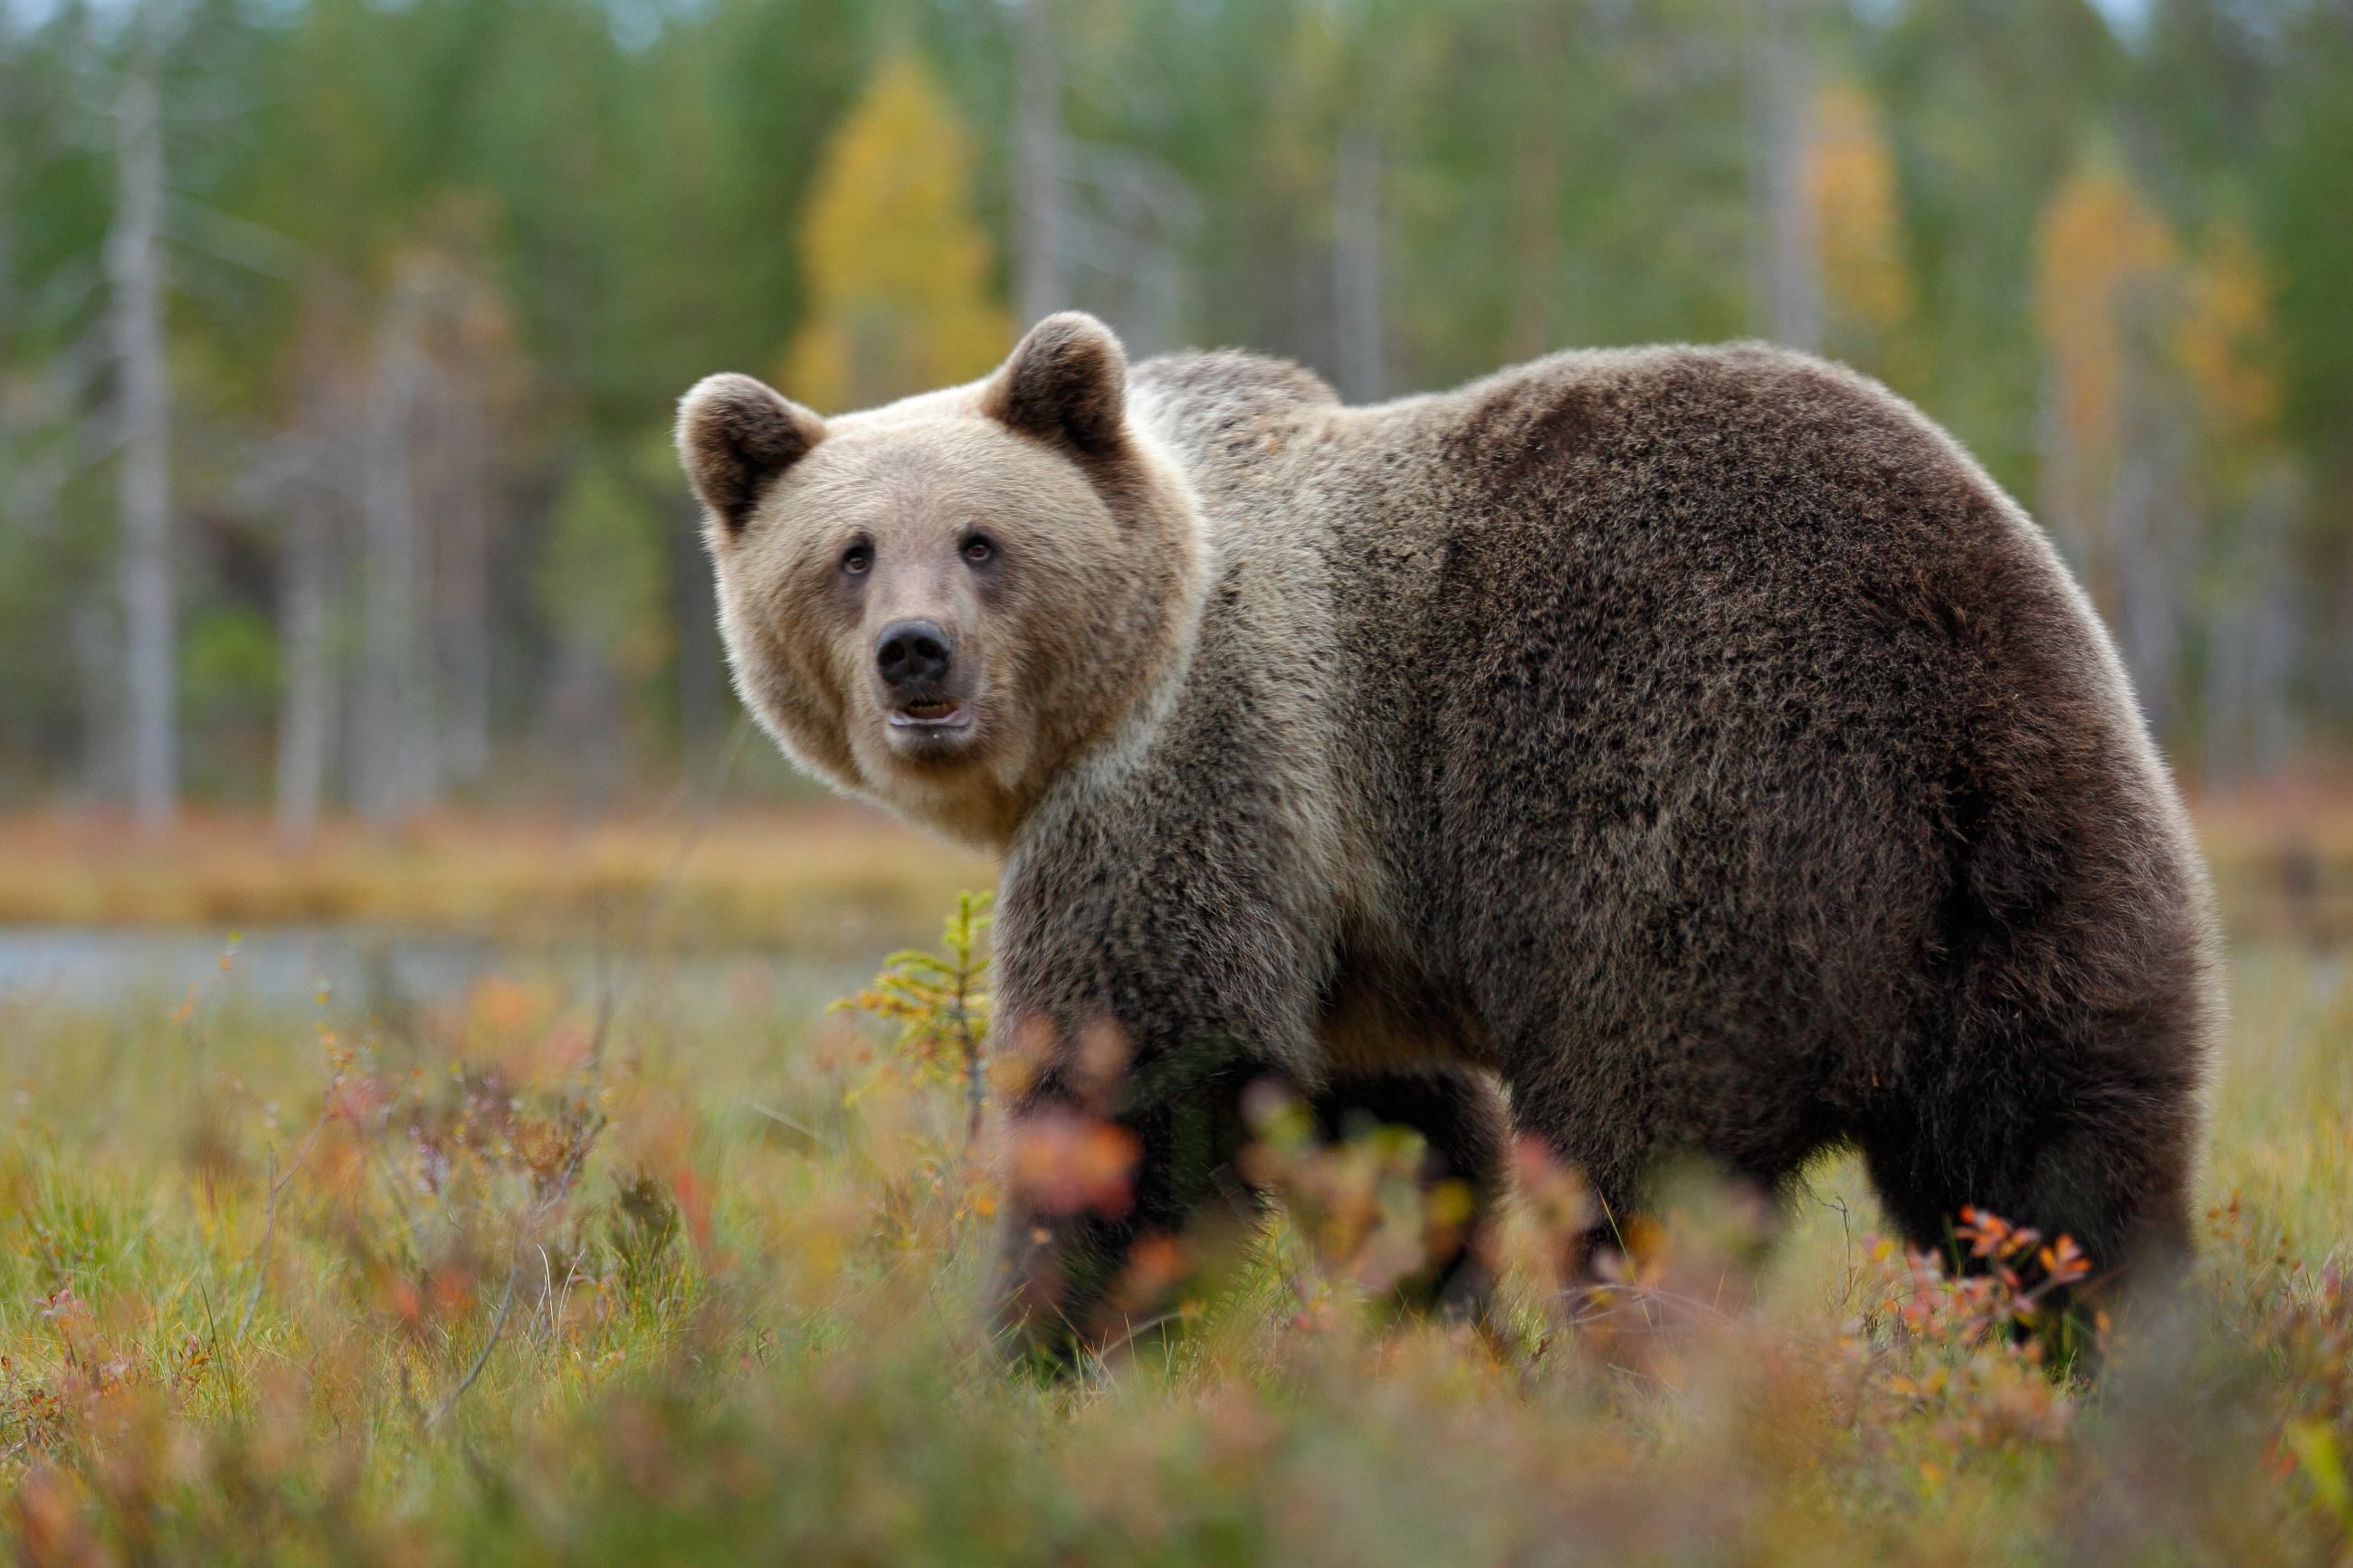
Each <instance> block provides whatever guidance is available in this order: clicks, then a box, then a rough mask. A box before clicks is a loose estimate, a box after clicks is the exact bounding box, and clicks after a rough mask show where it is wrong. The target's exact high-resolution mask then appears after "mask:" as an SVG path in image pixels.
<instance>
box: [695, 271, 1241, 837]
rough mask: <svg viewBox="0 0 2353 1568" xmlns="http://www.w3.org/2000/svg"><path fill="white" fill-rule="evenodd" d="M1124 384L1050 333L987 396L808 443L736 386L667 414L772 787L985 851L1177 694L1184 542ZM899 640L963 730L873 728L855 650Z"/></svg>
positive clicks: (769, 397)
mask: <svg viewBox="0 0 2353 1568" xmlns="http://www.w3.org/2000/svg"><path fill="white" fill-rule="evenodd" d="M1125 368H1126V367H1125V361H1124V356H1123V355H1122V353H1121V352H1120V348H1119V345H1118V342H1117V341H1116V340H1114V339H1113V338H1112V337H1111V335H1110V333H1109V332H1108V331H1105V330H1104V329H1103V328H1102V327H1101V326H1100V325H1099V324H1097V323H1095V322H1093V321H1089V320H1087V319H1085V318H1080V317H1053V318H1049V319H1048V320H1047V321H1043V322H1040V323H1039V326H1038V327H1037V328H1036V329H1034V330H1033V331H1031V333H1030V334H1029V337H1027V338H1025V339H1024V340H1023V342H1022V343H1021V344H1020V346H1019V347H1018V348H1017V349H1016V350H1015V351H1014V353H1013V354H1012V356H1011V357H1010V358H1009V359H1008V361H1007V362H1006V364H1005V365H1004V367H1003V368H1002V369H1000V370H999V371H998V372H997V374H995V375H993V376H991V377H989V378H988V379H987V380H985V381H981V382H977V383H974V384H971V385H968V386H964V387H957V388H953V389H951V390H948V391H945V392H936V393H929V394H925V395H922V396H919V397H913V398H909V399H907V400H905V401H904V402H901V403H896V404H892V405H889V406H887V407H884V408H880V409H875V410H871V411H870V412H866V413H862V414H852V415H849V416H842V417H839V418H836V419H833V420H830V421H826V420H820V419H819V418H818V416H816V415H814V414H812V413H810V412H809V411H807V409H804V408H800V407H798V406H797V405H793V404H790V403H788V402H786V400H785V399H784V398H782V397H780V396H778V395H776V393H774V392H771V391H770V390H769V389H768V388H766V387H765V386H763V385H761V384H759V383H757V382H755V381H753V380H752V379H751V378H749V377H747V376H740V375H719V376H712V377H710V378H708V379H706V380H704V381H703V382H702V383H700V384H697V385H696V386H695V387H694V389H693V390H692V391H691V392H689V393H688V394H687V395H686V397H685V399H684V400H683V402H682V403H681V409H680V416H679V446H680V451H681V456H682V458H683V459H684V461H685V463H686V467H687V470H688V473H689V476H690V477H691V479H693V481H694V484H695V487H696V489H697V491H698V493H700V494H701V496H702V500H703V502H704V507H705V514H706V524H707V526H706V528H705V539H706V542H708V544H709V547H710V551H711V555H712V562H713V564H714V565H715V567H716V569H717V574H718V583H719V605H720V625H721V630H722V633H723V637H724V638H725V641H726V645H727V650H728V656H729V659H730V661H731V663H732V665H733V668H734V672H735V681H736V685H737V688H738V689H739V690H740V691H741V692H742V694H743V696H744V701H745V702H746V703H747V704H748V705H749V706H750V707H751V709H752V710H753V711H754V713H756V714H757V715H759V717H760V720H761V721H762V722H763V723H764V724H765V726H766V727H767V728H768V730H769V731H770V732H771V733H773V734H774V735H775V736H776V739H777V741H778V742H780V743H781V744H782V745H783V746H784V748H785V750H786V752H787V753H788V754H790V755H791V756H792V757H793V759H794V760H795V761H796V762H797V763H800V764H801V765H802V766H803V767H804V768H806V769H807V770H808V771H809V772H811V773H816V774H817V775H818V777H820V778H823V779H825V780H826V781H828V783H830V784H834V785H835V786H836V787H838V788H840V789H842V790H845V791H848V792H849V793H851V794H855V795H862V796H865V797H867V798H870V799H872V800H875V801H877V802H879V803H881V804H882V805H887V806H889V807H891V808H892V809H893V810H895V811H898V812H901V813H902V814H904V815H906V816H910V817H913V818H914V819H916V820H918V821H920V822H923V823H925V824H928V825H930V826H934V827H935V828H937V829H939V830H940V831H942V832H944V833H946V834H948V835H950V836H952V837H956V838H958V839H962V840H964V841H965V842H968V843H972V844H976V845H979V846H981V847H988V848H1001V847H1003V846H1004V845H1005V843H1006V841H1007V839H1008V837H1010V836H1011V834H1012V832H1013V830H1014V828H1015V827H1016V826H1018V823H1019V822H1020V821H1021V819H1022V817H1023V816H1025V815H1026V814H1027V813H1028V811H1029V808H1030V806H1031V805H1033V804H1034V803H1035V802H1036V800H1037V798H1038V796H1039V793H1040V792H1041V791H1042V790H1043V788H1044V787H1045V785H1046V784H1047V783H1048V782H1049V781H1050V780H1051V779H1052V778H1053V777H1054V776H1056V775H1057V774H1058V773H1061V772H1062V771H1064V770H1066V769H1067V768H1069V767H1070V766H1071V764H1072V763H1075V762H1077V761H1079V760H1080V759H1081V758H1082V757H1083V756H1084V755H1085V754H1086V753H1087V752H1089V751H1090V750H1091V749H1092V748H1093V747H1096V746H1098V745H1100V744H1102V743H1103V742H1106V741H1109V740H1111V739H1112V738H1113V737H1114V736H1115V735H1116V734H1117V733H1118V732H1119V731H1121V730H1122V729H1123V727H1124V726H1125V725H1126V724H1128V723H1130V722H1132V721H1134V719H1135V717H1136V716H1137V715H1138V714H1139V713H1140V712H1141V711H1142V710H1144V709H1145V708H1146V707H1148V706H1149V704H1150V700H1151V699H1152V697H1153V695H1154V694H1155V690H1157V689H1160V688H1161V687H1163V686H1165V685H1166V683H1167V682H1168V681H1169V680H1170V679H1174V678H1175V675H1176V670H1177V669H1178V668H1179V667H1181V665H1182V663H1183V662H1184V658H1185V655H1186V653H1187V649H1188V648H1189V644H1190V639H1191V637H1193V635H1194V632H1195V629H1196V627H1197V626H1198V618H1199V599H1200V594H1201V584H1202V581H1203V578H1204V575H1205V546H1204V543H1203V536H1202V529H1201V523H1200V519H1199V514H1198V509H1197V508H1196V506H1195V504H1194V500H1193V498H1192V494H1191V491H1190V489H1188V488H1187V485H1186V482H1185V481H1184V479H1182V478H1181V477H1180V476H1179V475H1178V474H1177V473H1176V469H1175V468H1174V467H1173V466H1172V465H1171V464H1170V463H1169V462H1168V460H1167V458H1166V457H1165V456H1164V455H1163V454H1162V453H1161V452H1160V450H1159V448H1158V447H1157V446H1156V444H1155V442H1154V441H1153V440H1152V439H1151V438H1150V437H1147V436H1145V435H1144V434H1143V433H1142V432H1140V431H1139V430H1137V429H1136V428H1134V426H1133V425H1132V423H1131V422H1130V421H1129V420H1128V418H1127V416H1126V411H1125ZM976 542H977V543H978V544H979V545H981V546H982V547H983V548H982V549H981V551H980V553H981V554H983V555H984V556H985V559H982V560H978V561H976V560H974V559H972V558H971V557H970V556H969V555H968V554H967V549H968V547H970V546H973V545H975V544H976ZM853 550H856V551H862V552H864V554H863V556H862V557H860V559H861V560H862V562H863V566H862V569H861V570H856V571H851V570H846V569H845V561H846V560H847V559H849V558H850V556H851V552H853ZM911 619H914V620H923V621H929V622H931V623H934V625H935V626H939V627H941V628H943V629H944V631H945V632H946V634H947V636H948V638H949V640H950V641H951V643H952V644H953V646H954V649H955V653H954V661H955V663H954V668H955V679H956V681H957V682H958V683H959V690H960V692H961V693H962V694H964V701H965V706H966V707H967V708H968V710H969V715H970V725H969V728H968V729H965V730H963V731H957V732H955V733H954V734H941V733H926V732H917V731H911V730H910V729H909V728H908V727H905V726H903V725H902V726H897V727H894V726H893V725H892V723H891V721H890V710H889V705H888V700H889V692H888V690H887V689H886V688H885V687H884V685H883V683H882V681H881V677H880V676H879V674H878V673H877V667H876V644H877V640H878V637H880V636H881V632H882V630H883V628H884V627H886V626H892V625H893V624H894V623H900V622H903V621H907V620H911Z"/></svg>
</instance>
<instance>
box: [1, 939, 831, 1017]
mask: <svg viewBox="0 0 2353 1568" xmlns="http://www.w3.org/2000/svg"><path fill="white" fill-rule="evenodd" d="M224 954H227V960H228V961H227V964H226V965H224V963H223V956H224ZM869 967H871V966H869ZM865 974H866V971H865V970H863V969H861V968H860V966H858V965H855V964H845V963H841V962H839V961H838V960H833V959H818V958H812V957H809V956H807V955H806V954H796V953H791V952H776V951H765V950H760V949H752V948H743V949H735V950H731V951H716V952H713V951H708V950H703V951H696V952H691V953H687V954H682V955H681V954H664V955H659V956H651V957H649V956H646V955H642V954H632V953H627V952H613V951H611V950H609V949H600V948H598V947H596V946H595V945H594V944H591V943H587V942H575V943H568V944H552V945H551V944H547V943H536V944H520V943H511V942H502V941H500V940H499V939H496V938H492V937H483V936H468V935H462V934H458V933H453V932H447V931H411V930H405V929H400V928H395V927H383V926H370V925H312V926H285V927H275V928H270V929H267V930H261V931H247V932H244V933H242V935H241V937H240V939H239V940H237V941H236V942H231V941H230V940H229V938H228V936H227V933H225V932H220V931H206V930H191V929H185V928H145V927H118V926H0V1005H5V1004H16V1005H63V1006H69V1007H90V1008H99V1009H104V1008H110V1007H134V1006H147V1005H164V1006H170V1005H174V1004H176V1003H178V1002H179V1001H181V1000H182V999H184V998H186V997H189V996H195V997H199V998H201V999H202V1000H203V1001H204V1002H205V1004H206V1005H208V1006H215V1005H248V1006H253V1007H258V1008H260V1009H263V1010H280V1009H286V1008H301V1009H305V1010H308V1009H312V1008H315V1007H317V1006H318V1005H320V1002H319V998H320V997H321V996H322V994H323V995H324V996H325V997H326V998H327V999H328V1002H329V1004H330V1005H332V1007H333V1008H334V1010H336V1011H338V1012H349V1011H353V1010H358V1011H363V1012H374V1013H383V1012H387V1011H393V1010H398V1009H405V1008H407V1007H414V1006H418V1005H433V1004H437V1003H441V1002H446V1001H450V1000H454V999H456V998H458V997H460V996H463V995H464V994H466V993H468V992H469V991H470V990H471V989H472V988H473V987H474V986H475V985H477V984H479V983H480V982H481V981H482V980H483V979H485V978H486V977H489V976H491V975H497V976H499V977H501V978H502V979H512V980H522V981H530V982H534V983H538V984H551V985H553V986H554V987H555V988H556V989H557V990H558V991H560V992H562V993H565V994H570V995H574V996H576V997H578V998H580V999H582V1000H595V999H597V998H599V997H603V996H607V995H612V994H618V995H620V996H623V997H625V998H626V999H627V1000H628V1001H629V1002H630V1003H631V1004H632V1005H638V1004H640V1003H644V1002H646V1001H648V1000H649V998H652V999H658V1000H659V1005H661V1006H662V1007H663V1008H664V1009H665V1010H670V1009H674V1008H679V1007H684V1008H687V1009H689V1010H693V1011H700V1010H701V1009H702V1005H708V1006H710V1007H712V1009H714V1010H715V1009H718V1008H723V1007H738V1008H740V1007H741V1006H743V1005H744V1004H745V1002H746V1001H747V1000H750V1001H754V1002H755V1003H756V1004H757V1005H760V1006H762V1007H764V1008H765V1007H769V1006H773V1007H776V1008H780V1009H797V1010H800V1011H803V1012H813V1011H815V1010H816V1009H818V1008H820V1007H822V1006H823V1005H824V1004H825V1003H826V1002H827V1001H828V1000H830V999H831V998H832V997H835V996H838V995H840V994H843V993H845V992H847V991H849V990H851V989H854V988H855V987H856V986H857V985H858V984H859V983H860V981H862V980H863V979H864V978H865Z"/></svg>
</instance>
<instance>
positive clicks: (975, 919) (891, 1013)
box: [833, 892, 992, 1142]
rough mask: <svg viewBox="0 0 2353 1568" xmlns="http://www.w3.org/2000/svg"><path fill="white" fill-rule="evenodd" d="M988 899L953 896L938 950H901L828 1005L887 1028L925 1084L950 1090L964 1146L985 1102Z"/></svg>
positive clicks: (972, 1135)
mask: <svg viewBox="0 0 2353 1568" xmlns="http://www.w3.org/2000/svg"><path fill="white" fill-rule="evenodd" d="M991 902H992V897H991V895H989V894H987V893H970V892H967V893H960V894H958V895H957V896H956V907H955V913H954V914H951V915H950V916H948V920H947V925H946V927H945V929H944V930H943V931H941V933H940V950H939V952H918V951H916V950H914V949H912V948H910V949H905V950H902V951H901V952H894V953H892V955H891V956H890V957H889V958H887V959H885V960H884V961H883V964H882V971H881V973H879V974H877V975H876V976H875V977H874V983H873V984H871V985H869V986H868V987H867V988H866V989H865V990H863V991H860V992H859V993H858V994H855V995H853V996H845V997H843V998H842V999H841V1000H839V1001H838V1002H836V1003H834V1004H833V1008H834V1011H836V1012H858V1013H864V1014H867V1015H868V1016H871V1017H875V1018H880V1019H881V1020H882V1021H884V1022H885V1023H887V1024H890V1025H892V1026H894V1028H895V1030H896V1034H895V1035H894V1037H893V1038H892V1049H893V1050H894V1051H895V1052H896V1053H897V1055H898V1057H899V1058H900V1059H901V1060H902V1061H904V1062H905V1063H907V1065H908V1066H909V1068H911V1069H912V1070H913V1073H914V1076H915V1078H916V1080H917V1081H918V1082H924V1083H953V1084H955V1086H957V1087H958V1088H960V1089H962V1090H963V1092H964V1096H965V1105H966V1107H967V1110H966V1114H965V1140H966V1142H969V1141H970V1140H972V1139H973V1138H975V1137H976V1136H977V1135H978V1134H979V1131H980V1119H981V1113H982V1110H983V1109H984V1107H985V1105H986V1103H987V1070H986V1067H987V1046H988V1017H989V994H988V990H987V985H988V960H987V958H986V957H984V956H982V955H981V952H980V942H981V935H982V932H983V931H986V930H987V927H988V922H989V919H990V916H989V912H988V909H989V905H990V903H991Z"/></svg>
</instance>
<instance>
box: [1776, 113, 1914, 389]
mask: <svg viewBox="0 0 2353 1568" xmlns="http://www.w3.org/2000/svg"><path fill="white" fill-rule="evenodd" d="M1804 192H1805V201H1806V205H1807V206H1808V208H1809V209H1810V213H1811V215H1812V221H1813V229H1814V248H1815V253H1816V255H1817V256H1818V257H1819V258H1820V268H1821V280H1822V294H1823V300H1824V304H1825V306H1826V307H1827V311H1828V321H1827V325H1826V328H1825V333H1824V337H1825V342H1826V343H1827V345H1828V346H1829V348H1830V349H1831V352H1833V353H1839V354H1841V355H1842V356H1843V357H1845V358H1848V359H1852V360H1853V361H1854V362H1855V363H1859V364H1862V365H1863V366H1865V367H1866V368H1868V369H1872V370H1875V371H1877V372H1878V373H1879V374H1882V375H1884V376H1886V377H1887V378H1888V379H1890V380H1891V381H1893V382H1894V383H1895V384H1897V385H1899V386H1901V385H1904V384H1908V383H1909V382H1911V381H1912V380H1913V379H1914V378H1915V375H1916V374H1917V373H1918V366H1917V365H1916V363H1914V362H1913V360H1912V358H1911V355H1910V353H1909V352H1908V351H1909V350H1910V348H1911V345H1910V343H1909V342H1908V341H1907V338H1906V333H1907V330H1908V329H1909V327H1910V325H1911V321H1912V312H1913V303H1914V301H1913V293H1912V279H1911V274H1910V273H1909V271H1908V270H1907V269H1906V268H1905V257H1904V236H1903V218H1902V214H1901V212H1900V210H1899V208H1898V205H1897V202H1898V197H1897V192H1896V173H1895V153H1894V149H1893V148H1892V147H1891V146H1889V144H1888V142H1887V138H1886V135H1885V133H1884V132H1883V130H1882V129H1881V126H1880V119H1879V110H1878V106H1877V105H1875V104H1873V102H1872V100H1871V96H1870V94H1869V93H1868V92H1866V91H1865V90H1864V89H1862V87H1861V86H1860V85H1859V84H1858V83H1855V82H1853V81H1851V80H1846V79H1830V80H1827V81H1825V82H1823V83H1822V85H1821V87H1820V89H1819V90H1818V91H1817V93H1816V95H1815V99H1814V107H1813V115H1812V123H1811V126H1810V130H1809V132H1808V134H1807V137H1806V165H1805V178H1804Z"/></svg>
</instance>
